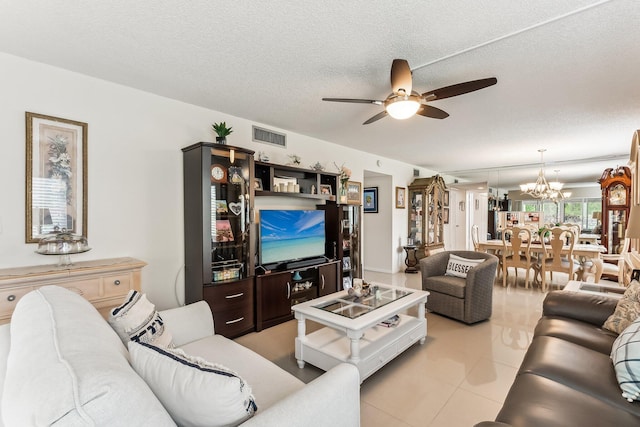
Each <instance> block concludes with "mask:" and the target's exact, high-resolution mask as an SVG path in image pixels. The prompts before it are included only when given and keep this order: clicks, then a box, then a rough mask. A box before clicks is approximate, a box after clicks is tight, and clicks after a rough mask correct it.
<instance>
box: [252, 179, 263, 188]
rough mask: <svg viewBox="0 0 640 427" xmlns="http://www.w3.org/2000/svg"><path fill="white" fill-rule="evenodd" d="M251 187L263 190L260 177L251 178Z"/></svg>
mask: <svg viewBox="0 0 640 427" xmlns="http://www.w3.org/2000/svg"><path fill="white" fill-rule="evenodd" d="M253 189H254V190H263V189H264V188H263V187H262V179H260V178H253Z"/></svg>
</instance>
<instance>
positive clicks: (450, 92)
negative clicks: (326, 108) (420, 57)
mask: <svg viewBox="0 0 640 427" xmlns="http://www.w3.org/2000/svg"><path fill="white" fill-rule="evenodd" d="M497 82H498V79H496V78H495V77H490V78H487V79H480V80H472V81H469V82H464V83H458V84H455V85H451V86H446V87H441V88H440V89H435V90H430V91H428V92H425V93H423V94H422V95H420V94H419V93H418V92H416V91H414V90H412V79H411V68H409V63H408V62H407V60H405V59H394V60H393V63H392V64H391V90H392V91H393V92H392V93H391V94H390V95H389V96H387V98H386V99H385V100H384V101H381V100H377V99H352V98H322V100H323V101H332V102H353V103H357V104H375V105H384V108H385V109H384V111H381V112H379V113H378V114H376V115H375V116H373V117H371V118H370V119H369V120H367V121H366V122H364V123H363V125H368V124H369V123H373V122H375V121H377V120H380V119H381V118H383V117H386V116H387V115H390V116H391V117H393V118H394V119H399V120H403V119H408V118H409V117H411V116H413V115H415V114H418V115H420V116H425V117H431V118H433V119H445V118H447V117H449V113H447V112H446V111H443V110H441V109H439V108H436V107H432V106H431V105H428V104H427V102H429V101H436V100H438V99H444V98H451V97H453V96H458V95H464V94H465V93H469V92H473V91H476V90H480V89H484V88H485V87H488V86H492V85H494V84H496V83H497Z"/></svg>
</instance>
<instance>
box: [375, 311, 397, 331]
mask: <svg viewBox="0 0 640 427" xmlns="http://www.w3.org/2000/svg"><path fill="white" fill-rule="evenodd" d="M398 323H400V316H398V315H397V314H395V315H393V316H391V317H390V318H388V319H386V320H383V321H382V322H380V323H378V325H380V326H384V327H386V328H391V327H394V326H397V325H398Z"/></svg>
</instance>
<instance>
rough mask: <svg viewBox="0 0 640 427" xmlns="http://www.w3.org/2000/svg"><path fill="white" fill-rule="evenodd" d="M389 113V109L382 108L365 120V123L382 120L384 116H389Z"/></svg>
mask: <svg viewBox="0 0 640 427" xmlns="http://www.w3.org/2000/svg"><path fill="white" fill-rule="evenodd" d="M387 114H388V113H387V110H382V111H380V112H379V113H378V114H376V115H375V116H373V117H371V118H370V119H369V120H367V121H366V122H364V123H363V125H368V124H370V123H373V122H375V121H378V120H380V119H381V118H383V117H387Z"/></svg>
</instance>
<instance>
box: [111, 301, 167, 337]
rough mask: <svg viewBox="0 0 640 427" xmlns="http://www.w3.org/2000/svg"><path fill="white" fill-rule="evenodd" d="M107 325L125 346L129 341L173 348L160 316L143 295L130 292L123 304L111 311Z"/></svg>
mask: <svg viewBox="0 0 640 427" xmlns="http://www.w3.org/2000/svg"><path fill="white" fill-rule="evenodd" d="M109 324H110V325H111V327H112V328H113V329H114V330H115V331H116V332H117V333H118V336H120V339H121V340H122V342H123V343H124V345H127V342H129V341H136V342H146V343H152V344H154V345H158V346H162V347H173V343H172V336H171V333H170V332H169V331H167V330H166V329H165V327H164V322H163V320H162V317H160V314H159V313H158V311H157V310H156V307H155V305H153V304H152V303H151V302H149V300H148V299H147V296H146V295H145V294H141V293H140V292H138V291H136V290H133V289H132V290H130V291H129V293H128V294H127V297H126V298H125V302H124V304H122V305H121V306H119V307H116V308H114V309H113V310H111V313H110V315H109Z"/></svg>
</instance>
